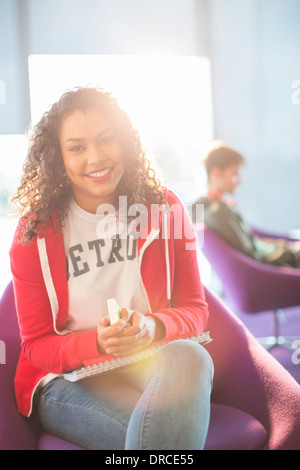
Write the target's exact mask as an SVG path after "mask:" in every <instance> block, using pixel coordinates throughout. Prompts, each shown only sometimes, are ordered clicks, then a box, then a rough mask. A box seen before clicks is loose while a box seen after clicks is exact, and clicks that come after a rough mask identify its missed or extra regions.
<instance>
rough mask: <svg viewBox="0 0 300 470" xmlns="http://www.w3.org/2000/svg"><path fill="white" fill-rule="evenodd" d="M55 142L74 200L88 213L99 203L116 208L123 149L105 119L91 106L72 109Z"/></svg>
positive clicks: (122, 170) (121, 171)
mask: <svg viewBox="0 0 300 470" xmlns="http://www.w3.org/2000/svg"><path fill="white" fill-rule="evenodd" d="M59 141H60V148H61V154H62V159H63V162H64V166H65V170H66V173H67V175H68V177H69V178H70V181H71V184H72V190H73V195H74V199H75V201H76V203H77V204H78V205H79V206H80V207H81V208H82V209H84V210H86V211H88V212H92V213H96V211H97V207H98V206H99V205H100V204H102V203H108V204H113V205H115V207H116V206H117V200H118V192H117V187H118V184H119V182H120V180H121V178H122V176H123V173H124V163H123V150H122V146H121V144H120V142H119V139H118V136H117V134H116V131H115V129H114V128H113V127H112V124H111V122H110V121H109V119H108V118H106V117H105V116H104V115H102V114H100V113H99V111H97V110H96V109H93V108H91V109H88V110H86V111H80V110H76V111H74V112H73V113H72V114H70V115H68V116H67V117H66V118H65V119H64V120H63V122H62V125H61V129H60V139H59Z"/></svg>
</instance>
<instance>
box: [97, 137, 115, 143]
mask: <svg viewBox="0 0 300 470" xmlns="http://www.w3.org/2000/svg"><path fill="white" fill-rule="evenodd" d="M115 140H116V137H115V136H114V135H110V136H107V137H105V138H104V139H101V140H100V145H109V144H112V143H113V142H115Z"/></svg>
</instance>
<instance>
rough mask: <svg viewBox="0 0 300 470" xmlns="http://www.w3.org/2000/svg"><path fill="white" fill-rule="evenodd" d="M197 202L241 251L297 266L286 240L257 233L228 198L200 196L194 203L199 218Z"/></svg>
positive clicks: (209, 220) (206, 217) (207, 221)
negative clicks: (269, 238) (227, 201)
mask: <svg viewBox="0 0 300 470" xmlns="http://www.w3.org/2000/svg"><path fill="white" fill-rule="evenodd" d="M196 204H203V205H204V223H205V225H207V226H208V227H209V228H211V229H212V230H214V231H215V232H216V233H217V234H218V235H219V236H220V237H221V238H222V239H223V240H224V241H226V242H227V243H228V244H229V245H231V246H232V247H233V248H235V249H236V250H238V251H241V252H242V253H244V254H246V255H248V256H250V257H251V258H253V259H256V260H257V261H260V262H262V263H268V264H273V265H277V266H290V267H296V265H297V259H296V256H295V254H294V253H293V251H292V250H291V249H290V247H289V246H288V243H287V242H285V241H284V240H282V239H280V240H278V241H277V240H271V241H270V240H265V239H263V238H260V237H258V236H256V235H255V234H254V233H253V231H252V229H251V227H250V226H249V225H248V224H247V223H246V222H245V220H244V219H243V218H242V217H241V215H240V214H239V213H238V212H237V211H236V210H235V208H234V207H232V206H230V205H229V204H227V203H226V202H224V201H222V200H219V199H213V198H210V197H208V196H202V197H200V198H199V199H198V200H197V201H196V202H195V204H193V207H192V214H193V215H192V218H193V222H195V214H196V210H195V206H196Z"/></svg>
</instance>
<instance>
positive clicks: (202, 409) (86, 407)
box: [38, 340, 213, 450]
mask: <svg viewBox="0 0 300 470" xmlns="http://www.w3.org/2000/svg"><path fill="white" fill-rule="evenodd" d="M212 379H213V364H212V360H211V357H210V355H209V354H208V352H207V351H206V350H205V348H204V347H203V346H201V345H199V344H197V343H194V342H192V341H186V340H178V341H174V342H171V343H169V344H168V345H167V346H166V347H165V348H164V349H162V350H161V351H160V352H159V353H157V354H155V356H153V357H152V358H150V359H147V360H145V361H143V362H142V363H141V364H139V367H138V368H137V369H136V370H133V371H131V372H129V371H128V372H126V373H125V372H122V371H118V372H117V371H114V372H107V373H104V374H101V375H98V376H95V377H92V378H88V379H84V380H81V381H78V382H75V383H71V382H68V381H66V380H65V379H64V378H61V377H60V378H56V379H54V380H53V381H52V382H50V383H49V384H48V385H46V386H45V387H44V388H43V389H42V390H41V392H40V396H39V401H38V413H39V418H40V420H41V423H42V425H43V427H44V428H45V430H46V431H48V432H50V433H52V434H55V435H57V436H59V437H61V438H64V439H66V440H68V441H71V442H73V443H75V444H77V445H79V446H82V447H84V448H86V449H105V450H119V449H126V450H133V449H134V450H167V449H168V450H197V449H198V450H200V449H203V447H204V444H205V441H206V435H207V430H208V425H209V418H210V395H211V388H212Z"/></svg>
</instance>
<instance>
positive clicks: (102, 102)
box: [12, 87, 163, 243]
mask: <svg viewBox="0 0 300 470" xmlns="http://www.w3.org/2000/svg"><path fill="white" fill-rule="evenodd" d="M91 108H92V109H97V110H99V112H100V113H101V114H104V115H105V116H106V117H107V118H108V119H109V120H110V122H111V123H112V126H113V127H114V128H115V131H116V132H117V134H118V138H119V139H120V142H121V145H122V149H123V152H124V161H125V170H124V174H123V176H122V179H121V181H120V183H119V186H118V190H119V194H120V195H126V196H127V201H128V204H129V205H131V204H134V203H146V202H147V203H161V202H162V200H163V188H162V186H161V184H160V181H159V180H158V179H157V178H156V175H155V171H154V170H153V169H152V168H151V166H150V162H149V160H148V159H147V158H146V156H145V152H144V150H143V148H142V145H141V141H140V137H139V134H138V132H137V130H136V129H134V127H133V125H132V123H131V121H130V119H129V117H128V115H127V113H126V112H125V111H124V110H123V109H122V108H121V107H120V106H119V104H118V103H117V101H116V99H115V98H114V97H113V95H112V94H111V93H109V92H107V91H103V90H101V89H99V88H95V87H85V88H82V87H77V88H75V89H73V90H68V91H66V92H65V93H64V94H63V95H62V97H61V98H60V99H59V101H57V102H56V103H54V104H53V105H52V107H51V108H50V110H49V111H47V112H46V113H45V114H44V115H43V116H42V118H41V120H40V121H39V123H38V124H37V125H36V126H35V128H34V129H33V132H32V133H31V136H30V145H29V151H28V155H27V158H26V160H25V164H24V167H23V173H22V177H21V182H20V185H19V188H18V189H17V192H16V194H15V195H14V197H13V198H12V203H13V204H14V206H15V208H16V214H17V215H18V216H21V219H20V226H21V227H22V241H23V243H27V242H28V241H30V240H31V239H32V238H33V237H35V236H37V234H38V232H39V230H40V229H42V228H46V227H47V226H48V225H49V223H50V220H51V216H52V215H53V214H56V217H57V219H58V221H59V223H60V224H62V223H63V220H64V218H65V216H66V213H67V211H68V208H69V202H70V197H71V194H72V189H71V183H70V180H69V179H68V177H67V175H66V171H65V167H64V164H63V159H62V155H61V149H60V143H59V134H60V129H61V125H62V122H63V120H64V119H65V118H66V117H67V116H69V115H70V114H71V113H73V112H74V111H76V110H82V111H85V110H87V109H91Z"/></svg>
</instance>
